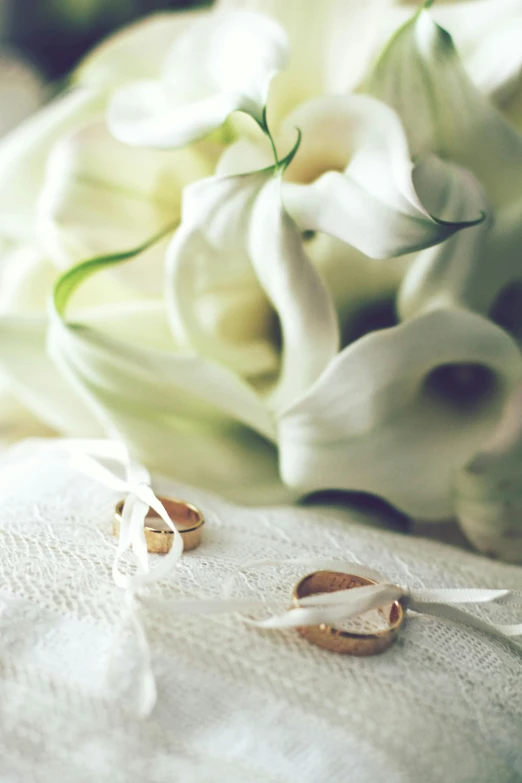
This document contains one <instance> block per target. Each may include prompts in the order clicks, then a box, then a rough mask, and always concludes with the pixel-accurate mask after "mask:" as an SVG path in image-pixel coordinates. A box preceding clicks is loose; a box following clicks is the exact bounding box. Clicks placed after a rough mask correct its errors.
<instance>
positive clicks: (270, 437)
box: [49, 249, 295, 502]
mask: <svg viewBox="0 0 522 783" xmlns="http://www.w3.org/2000/svg"><path fill="white" fill-rule="evenodd" d="M138 252H139V249H137V250H135V251H130V252H129V253H128V254H120V255H119V256H116V257H105V258H101V259H94V260H93V261H90V262H87V263H84V264H80V265H78V266H77V267H74V268H73V269H71V270H69V272H68V273H66V274H65V275H64V276H63V277H62V278H61V279H60V281H59V283H58V285H57V287H56V290H55V297H54V305H53V308H52V312H51V328H50V333H49V349H50V352H51V355H52V357H53V359H54V361H55V362H56V363H57V365H58V366H59V367H60V369H61V371H62V372H63V373H64V375H65V377H66V378H68V380H69V382H70V383H71V385H72V386H73V387H75V388H76V389H77V390H78V393H79V395H80V397H81V398H82V399H83V400H84V401H85V403H86V405H87V407H88V408H90V409H91V410H92V411H93V413H94V415H95V416H96V417H97V419H98V420H99V421H100V422H101V423H102V425H103V427H104V430H105V432H106V433H108V434H112V436H114V437H123V438H124V440H125V442H126V444H127V445H128V447H129V449H130V451H131V452H132V453H133V454H134V455H135V456H136V457H138V458H139V459H142V460H145V461H146V463H147V464H149V465H151V466H152V467H153V468H154V469H156V470H158V471H160V472H163V473H165V472H171V473H174V474H175V475H176V476H178V477H179V476H184V477H185V480H190V479H191V478H192V480H194V475H195V473H196V472H197V473H198V480H199V481H201V482H202V483H203V484H204V485H205V486H207V487H209V488H214V489H217V488H218V487H219V488H220V489H221V491H224V492H226V494H227V495H228V496H230V497H235V498H236V499H237V500H238V501H244V500H245V499H246V498H248V500H249V502H255V500H256V498H259V499H261V498H262V497H263V498H264V499H265V501H267V502H277V501H280V500H281V501H282V500H288V499H289V498H291V497H292V496H294V495H295V493H294V492H293V491H292V490H289V489H288V488H285V487H284V486H283V485H282V483H281V481H280V479H279V477H278V473H277V459H276V450H275V447H274V445H273V441H274V438H275V424H274V422H273V420H272V418H271V416H270V414H269V412H268V410H267V409H266V407H265V406H264V405H263V404H262V402H261V400H260V399H259V398H258V396H257V395H256V393H255V392H254V391H253V389H252V388H251V387H249V385H248V384H246V383H245V382H244V381H242V380H241V379H240V378H239V377H238V376H237V375H236V374H234V373H232V372H231V371H229V370H227V369H225V368H224V367H222V366H220V365H218V364H216V363H215V362H211V361H208V360H206V359H204V358H203V357H201V356H199V355H198V354H195V353H193V352H188V351H186V350H183V349H179V348H178V347H177V346H176V345H175V343H174V342H173V341H172V339H171V341H170V342H171V345H170V347H167V345H166V342H168V337H166V334H167V321H166V313H165V309H164V307H160V308H155V310H153V311H151V310H150V309H145V310H144V309H143V306H142V304H141V303H138V304H134V305H132V304H129V303H126V304H125V305H124V306H122V307H120V308H119V309H117V310H116V311H113V314H112V317H111V319H110V322H107V319H106V317H105V315H104V313H103V312H101V313H100V312H94V313H92V312H89V311H85V312H84V313H83V314H82V316H81V320H82V323H81V325H80V324H76V323H69V322H68V321H67V320H65V310H66V307H67V304H68V302H69V299H70V297H71V295H72V294H73V292H74V291H75V290H76V288H77V287H78V286H80V284H83V282H84V281H85V280H86V279H87V278H88V277H90V276H91V275H92V274H94V273H95V272H97V271H100V270H103V269H104V268H106V267H109V266H110V265H114V264H118V263H120V262H121V261H122V260H124V258H125V257H131V256H132V255H134V254H136V253H138ZM151 315H153V316H154V319H155V322H156V323H157V327H156V329H155V330H154V333H153V334H156V335H157V340H156V345H154V341H152V342H151V341H149V340H146V342H147V346H146V347H145V346H142V345H140V344H139V340H136V339H133V334H139V333H140V332H141V333H143V334H147V335H148V330H149V329H150V328H151V325H152V324H151ZM107 328H109V329H110V334H109V332H108V331H107ZM115 335H117V336H115Z"/></svg>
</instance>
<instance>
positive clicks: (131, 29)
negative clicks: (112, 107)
mask: <svg viewBox="0 0 522 783" xmlns="http://www.w3.org/2000/svg"><path fill="white" fill-rule="evenodd" d="M207 14H208V11H206V10H203V9H197V10H194V11H183V12H180V11H174V12H167V13H155V14H151V15H150V16H147V17H145V18H144V19H140V20H139V21H137V22H134V23H133V24H130V25H127V26H126V27H123V28H122V29H121V30H118V32H116V33H115V34H114V35H111V36H109V37H108V38H107V39H105V40H104V41H102V42H101V43H100V44H98V46H95V47H94V49H92V50H91V51H90V52H89V54H88V55H87V56H86V57H85V58H84V59H83V60H82V61H81V63H80V65H79V66H78V67H77V69H76V70H75V72H74V73H73V75H72V78H73V81H74V82H76V83H78V84H82V85H87V86H90V87H95V88H102V89H104V90H109V89H111V88H114V87H116V86H118V85H120V84H123V83H124V82H128V81H131V80H134V79H153V78H154V77H156V76H157V75H158V73H159V72H160V71H161V67H162V64H163V61H164V59H165V57H166V55H167V52H168V50H169V48H170V47H171V46H172V42H173V41H174V40H175V39H176V38H177V37H178V36H180V35H181V33H183V32H184V31H185V30H186V29H187V28H188V27H190V25H192V24H194V22H196V21H199V20H200V19H202V18H203V17H204V16H206V15H207Z"/></svg>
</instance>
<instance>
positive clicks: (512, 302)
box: [398, 196, 522, 342]
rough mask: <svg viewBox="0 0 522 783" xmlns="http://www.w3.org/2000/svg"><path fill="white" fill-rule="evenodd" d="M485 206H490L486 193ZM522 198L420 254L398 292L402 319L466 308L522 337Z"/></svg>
mask: <svg viewBox="0 0 522 783" xmlns="http://www.w3.org/2000/svg"><path fill="white" fill-rule="evenodd" d="M484 209H485V211H488V205H487V202H486V198H485V196H484ZM521 252H522V199H520V200H519V201H518V202H515V203H513V204H511V205H509V206H506V207H505V208H504V209H501V210H499V211H498V212H497V214H496V215H495V219H494V220H486V221H484V223H482V224H480V225H478V226H474V227H472V228H468V229H466V230H465V231H462V232H460V233H459V234H457V235H456V236H454V237H451V239H449V240H448V241H447V242H445V243H443V244H442V245H439V246H438V247H434V248H430V249H429V250H425V251H424V252H423V253H420V254H419V256H418V257H417V258H416V259H415V261H414V262H413V264H412V265H411V267H410V269H409V270H408V273H407V274H406V276H405V278H404V280H403V282H402V286H401V289H400V292H399V298H398V306H399V313H400V316H401V318H411V317H412V316H414V315H416V314H418V313H420V312H423V311H425V310H429V309H433V308H434V307H441V306H442V307H465V308H467V309H470V310H474V311H475V312H478V313H482V314H483V315H486V316H488V317H489V318H491V319H492V320H494V321H495V322H496V323H498V324H500V325H501V326H503V328H504V329H506V330H507V331H508V332H510V333H511V334H512V335H513V336H514V337H515V338H516V339H517V340H518V341H519V342H521V341H522V280H521V275H520V254H521Z"/></svg>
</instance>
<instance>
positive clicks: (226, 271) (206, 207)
mask: <svg viewBox="0 0 522 783" xmlns="http://www.w3.org/2000/svg"><path fill="white" fill-rule="evenodd" d="M271 177H273V169H267V170H266V171H261V172H255V173H253V174H246V175H244V176H237V177H211V178H209V179H206V180H202V181H200V182H197V183H194V184H193V185H191V186H190V187H188V188H187V189H186V190H185V193H184V200H183V222H182V225H181V228H180V229H179V230H178V231H177V232H176V235H175V237H174V240H173V242H172V244H171V246H170V248H169V252H168V259H167V302H168V307H169V318H170V323H171V326H172V331H173V334H174V336H175V338H176V340H177V341H178V342H179V344H181V345H185V346H190V348H192V349H193V350H197V351H199V352H200V353H202V354H203V356H209V357H213V358H214V359H215V360H217V361H219V362H221V363H223V364H224V365H225V366H228V367H230V368H231V369H233V370H235V371H236V372H239V373H240V374H241V375H243V376H245V377H256V376H264V375H273V374H274V373H275V372H276V371H277V369H278V365H279V358H278V354H277V350H276V348H275V346H274V345H273V340H272V337H273V329H274V323H275V319H274V314H273V311H272V310H271V308H270V307H269V306H268V302H267V300H266V296H265V294H264V292H263V290H262V288H261V286H260V285H259V282H258V280H257V279H256V275H255V272H254V270H253V268H252V264H251V262H250V259H249V256H248V247H247V235H248V226H249V219H250V212H251V209H252V203H253V201H254V200H255V198H256V196H257V195H258V193H259V191H260V189H261V188H262V187H263V185H264V184H265V183H266V182H267V181H268V180H269V179H270V178H271ZM239 313H240V314H239Z"/></svg>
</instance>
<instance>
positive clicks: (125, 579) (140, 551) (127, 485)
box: [56, 439, 183, 717]
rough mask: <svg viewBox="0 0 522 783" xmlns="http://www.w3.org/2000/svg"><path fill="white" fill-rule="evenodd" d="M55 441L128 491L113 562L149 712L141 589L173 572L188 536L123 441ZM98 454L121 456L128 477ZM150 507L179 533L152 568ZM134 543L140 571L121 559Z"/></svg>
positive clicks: (85, 469) (142, 701)
mask: <svg viewBox="0 0 522 783" xmlns="http://www.w3.org/2000/svg"><path fill="white" fill-rule="evenodd" d="M56 447H57V448H58V449H60V450H62V451H63V450H64V449H65V450H66V451H67V452H69V454H70V461H71V465H72V467H74V468H75V469H76V470H79V471H81V472H82V473H83V474H85V475H86V476H89V478H91V479H94V480H95V481H98V482H100V483H101V484H103V485H105V486H106V487H108V488H109V489H113V490H114V491H115V492H119V493H121V494H122V495H123V496H124V504H123V509H122V512H121V523H120V535H119V540H118V546H117V549H116V554H115V556H114V562H113V565H112V576H113V579H114V582H115V584H116V585H117V586H118V587H121V588H122V589H123V590H124V591H125V593H124V605H123V612H124V621H125V622H126V623H130V628H131V629H132V631H133V633H134V635H135V639H136V644H137V650H138V655H139V659H138V660H137V661H136V664H137V670H138V672H137V680H138V682H136V683H134V685H135V687H136V690H137V694H138V697H137V702H138V703H137V709H138V712H139V714H140V715H142V716H143V717H146V716H148V715H150V713H151V712H152V710H153V708H154V705H155V703H156V699H157V690H156V683H155V679H154V674H153V671H152V664H151V655H150V647H149V642H148V639H147V635H146V633H145V629H144V627H143V623H142V621H141V619H140V616H139V610H138V607H137V605H136V595H137V593H138V591H139V590H140V589H141V588H142V587H144V586H145V585H147V584H150V583H152V582H156V581H158V580H159V579H165V578H166V577H167V576H169V575H170V574H171V573H172V571H173V569H174V568H175V567H176V564H177V563H178V562H179V560H180V559H181V556H182V554H183V538H182V536H181V534H180V532H179V531H178V529H177V528H176V526H175V524H174V523H173V522H172V520H171V519H170V517H169V515H168V513H167V510H166V509H165V507H164V505H163V503H162V502H161V501H160V500H159V499H158V497H157V496H156V495H155V494H154V492H153V490H152V488H151V486H150V484H151V477H150V474H149V472H148V470H147V469H146V468H145V467H144V466H143V465H141V464H140V463H138V462H136V461H135V460H133V459H132V458H131V457H130V455H129V453H128V450H127V448H126V446H125V445H124V444H123V443H121V442H119V441H109V440H79V439H62V440H60V441H56ZM95 457H98V458H100V459H108V460H112V461H115V462H117V463H118V464H119V465H120V466H121V467H123V468H124V471H125V478H124V479H122V478H120V477H119V476H117V475H116V474H115V473H113V472H112V471H111V470H109V469H108V468H106V467H105V466H104V465H102V464H101V463H100V462H98V460H97V459H95ZM149 508H152V509H154V511H156V513H157V514H158V515H159V516H160V517H161V519H162V520H163V521H164V522H165V524H166V525H168V527H169V528H170V529H171V530H172V532H173V534H174V539H173V542H172V547H171V548H170V550H169V552H168V553H167V554H166V555H164V556H162V557H161V558H158V559H157V564H156V566H155V567H154V568H152V569H151V568H150V567H149V558H148V552H147V542H146V540H145V519H146V517H147V513H148V511H149ZM129 549H131V551H132V554H133V556H134V560H135V563H136V573H135V574H132V575H129V574H125V573H122V571H121V570H120V563H121V559H122V557H123V555H124V554H125V552H126V551H127V550H129ZM113 658H114V653H113V656H112V657H111V660H110V661H109V672H112V671H113V668H114V667H113V665H112V664H113Z"/></svg>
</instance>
